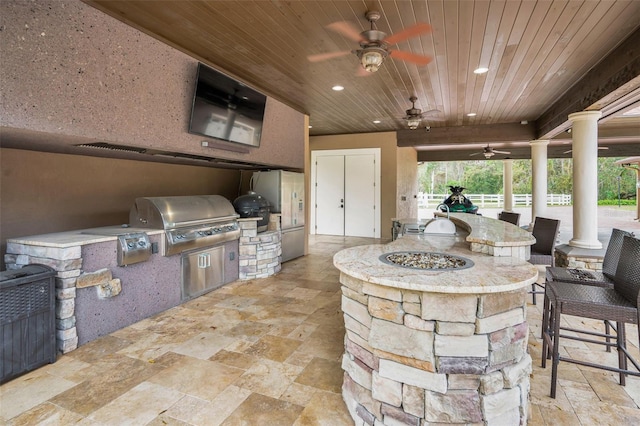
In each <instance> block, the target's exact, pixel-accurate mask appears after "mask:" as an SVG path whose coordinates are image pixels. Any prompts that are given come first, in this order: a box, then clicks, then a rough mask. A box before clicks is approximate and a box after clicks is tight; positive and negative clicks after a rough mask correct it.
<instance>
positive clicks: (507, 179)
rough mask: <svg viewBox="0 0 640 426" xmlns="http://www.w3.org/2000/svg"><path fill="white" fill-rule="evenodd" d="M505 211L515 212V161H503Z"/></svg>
mask: <svg viewBox="0 0 640 426" xmlns="http://www.w3.org/2000/svg"><path fill="white" fill-rule="evenodd" d="M502 181H503V182H502V183H503V191H502V192H503V194H504V210H505V211H507V212H511V211H513V160H503V161H502Z"/></svg>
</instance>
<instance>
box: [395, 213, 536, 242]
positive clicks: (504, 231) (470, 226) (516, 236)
mask: <svg viewBox="0 0 640 426" xmlns="http://www.w3.org/2000/svg"><path fill="white" fill-rule="evenodd" d="M436 214H437V215H438V216H441V217H446V215H447V214H446V213H439V212H436ZM449 219H451V221H452V222H454V223H455V224H456V225H458V226H459V227H461V228H463V229H465V230H467V231H468V232H469V236H468V237H467V242H469V243H480V244H487V245H490V246H493V247H518V246H530V245H532V244H534V243H535V242H536V239H535V238H534V237H533V235H531V233H530V232H529V231H527V230H525V229H522V228H520V227H519V226H516V225H513V224H512V223H509V222H505V221H503V220H498V219H493V218H490V217H484V216H480V215H474V214H469V213H450V214H449ZM394 220H395V221H397V222H398V223H400V224H402V225H404V224H412V223H417V224H421V225H422V224H425V223H426V222H428V221H429V220H430V219H394Z"/></svg>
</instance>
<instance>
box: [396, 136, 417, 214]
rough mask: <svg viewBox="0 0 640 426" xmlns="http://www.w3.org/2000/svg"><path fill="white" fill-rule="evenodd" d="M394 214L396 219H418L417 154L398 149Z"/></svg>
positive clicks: (413, 151)
mask: <svg viewBox="0 0 640 426" xmlns="http://www.w3.org/2000/svg"><path fill="white" fill-rule="evenodd" d="M397 153H398V183H397V187H396V189H397V195H396V197H397V198H396V204H397V207H396V214H397V217H398V218H405V219H406V218H410V217H415V218H417V217H418V198H417V195H418V152H417V151H416V150H415V148H398V150H397Z"/></svg>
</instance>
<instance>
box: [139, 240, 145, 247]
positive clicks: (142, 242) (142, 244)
mask: <svg viewBox="0 0 640 426" xmlns="http://www.w3.org/2000/svg"><path fill="white" fill-rule="evenodd" d="M138 245H139V246H140V247H144V246H146V243H145V242H144V241H138Z"/></svg>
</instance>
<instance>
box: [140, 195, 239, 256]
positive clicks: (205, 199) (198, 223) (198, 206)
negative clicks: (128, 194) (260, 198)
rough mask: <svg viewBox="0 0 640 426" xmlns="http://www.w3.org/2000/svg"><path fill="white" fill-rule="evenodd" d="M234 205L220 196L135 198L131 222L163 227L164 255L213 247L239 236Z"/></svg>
mask: <svg viewBox="0 0 640 426" xmlns="http://www.w3.org/2000/svg"><path fill="white" fill-rule="evenodd" d="M238 217H239V215H238V214H237V213H236V211H235V209H234V208H233V205H232V204H231V202H230V201H229V200H227V199H226V198H224V197H223V196H221V195H195V196H182V197H141V198H136V201H135V203H134V205H133V206H132V207H131V211H130V212H129V224H130V225H131V226H133V227H138V228H151V229H164V231H165V238H164V244H163V250H162V254H163V255H164V256H171V255H173V254H177V253H182V252H184V251H187V250H194V249H198V248H202V247H210V246H213V245H216V244H220V243H223V242H226V241H232V240H235V239H238V238H239V237H240V229H239V227H238V220H237V219H238Z"/></svg>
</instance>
